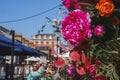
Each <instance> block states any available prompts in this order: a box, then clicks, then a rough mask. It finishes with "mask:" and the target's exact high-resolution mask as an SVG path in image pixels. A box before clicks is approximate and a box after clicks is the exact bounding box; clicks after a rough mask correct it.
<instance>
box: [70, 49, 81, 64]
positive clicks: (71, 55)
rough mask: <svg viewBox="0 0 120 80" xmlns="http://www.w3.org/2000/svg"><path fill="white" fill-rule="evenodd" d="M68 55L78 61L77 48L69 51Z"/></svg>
mask: <svg viewBox="0 0 120 80" xmlns="http://www.w3.org/2000/svg"><path fill="white" fill-rule="evenodd" d="M70 57H71V59H72V60H73V61H77V62H79V61H80V55H79V53H78V51H77V50H74V51H72V52H70Z"/></svg>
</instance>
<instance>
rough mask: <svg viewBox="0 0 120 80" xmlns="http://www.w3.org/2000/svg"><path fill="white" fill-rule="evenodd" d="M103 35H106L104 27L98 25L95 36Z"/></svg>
mask: <svg viewBox="0 0 120 80" xmlns="http://www.w3.org/2000/svg"><path fill="white" fill-rule="evenodd" d="M103 33H104V28H103V25H97V26H96V27H95V28H94V35H96V36H101V35H102V34H103Z"/></svg>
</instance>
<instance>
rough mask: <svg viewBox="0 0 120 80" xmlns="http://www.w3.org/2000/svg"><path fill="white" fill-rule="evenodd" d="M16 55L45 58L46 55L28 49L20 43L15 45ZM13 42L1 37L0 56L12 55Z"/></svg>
mask: <svg viewBox="0 0 120 80" xmlns="http://www.w3.org/2000/svg"><path fill="white" fill-rule="evenodd" d="M14 46H15V47H14V51H15V55H39V56H45V53H43V52H40V51H37V50H35V49H33V48H31V47H27V46H25V45H23V44H21V43H20V42H15V44H14ZM11 48H12V40H11V39H9V38H7V37H4V36H2V35H0V55H11Z"/></svg>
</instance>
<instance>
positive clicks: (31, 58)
mask: <svg viewBox="0 0 120 80" xmlns="http://www.w3.org/2000/svg"><path fill="white" fill-rule="evenodd" d="M25 61H40V58H38V57H37V58H36V57H29V58H27V59H25Z"/></svg>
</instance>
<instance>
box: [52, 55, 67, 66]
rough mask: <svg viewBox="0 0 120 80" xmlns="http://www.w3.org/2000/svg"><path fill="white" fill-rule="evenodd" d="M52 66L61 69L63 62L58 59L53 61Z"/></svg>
mask: <svg viewBox="0 0 120 80" xmlns="http://www.w3.org/2000/svg"><path fill="white" fill-rule="evenodd" d="M54 64H55V66H56V67H57V68H61V67H63V66H64V64H65V61H64V60H63V58H61V57H58V58H56V59H55V61H54Z"/></svg>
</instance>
